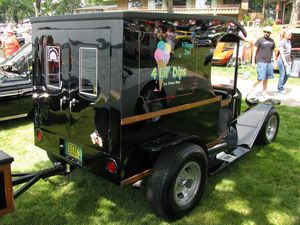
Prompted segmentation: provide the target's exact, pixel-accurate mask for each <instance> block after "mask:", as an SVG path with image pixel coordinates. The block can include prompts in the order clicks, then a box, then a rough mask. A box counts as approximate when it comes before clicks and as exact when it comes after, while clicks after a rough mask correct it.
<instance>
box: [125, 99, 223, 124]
mask: <svg viewBox="0 0 300 225" xmlns="http://www.w3.org/2000/svg"><path fill="white" fill-rule="evenodd" d="M220 101H221V97H220V96H216V97H214V98H210V99H206V100H202V101H199V102H194V103H190V104H184V105H180V106H175V107H172V108H168V109H162V110H159V111H155V112H150V113H145V114H141V115H136V116H130V117H126V118H124V119H122V120H121V125H126V124H131V123H136V122H139V121H143V120H148V119H152V118H155V117H159V116H164V115H168V114H172V113H176V112H180V111H185V110H189V109H193V108H196V107H200V106H204V105H209V104H212V103H215V102H220Z"/></svg>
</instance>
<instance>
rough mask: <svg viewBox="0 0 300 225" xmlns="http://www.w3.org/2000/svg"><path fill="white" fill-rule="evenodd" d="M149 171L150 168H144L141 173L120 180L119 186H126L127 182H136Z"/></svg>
mask: <svg viewBox="0 0 300 225" xmlns="http://www.w3.org/2000/svg"><path fill="white" fill-rule="evenodd" d="M150 172H151V169H148V170H145V171H143V172H142V173H139V174H136V175H134V176H132V177H129V178H127V179H126V180H122V181H121V186H126V185H128V184H132V183H134V182H137V181H138V180H140V179H142V178H143V177H145V176H148V175H149V174H150Z"/></svg>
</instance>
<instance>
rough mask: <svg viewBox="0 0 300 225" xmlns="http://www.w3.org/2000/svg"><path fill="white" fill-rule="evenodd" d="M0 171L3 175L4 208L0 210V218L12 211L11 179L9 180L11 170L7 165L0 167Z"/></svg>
mask: <svg viewBox="0 0 300 225" xmlns="http://www.w3.org/2000/svg"><path fill="white" fill-rule="evenodd" d="M0 171H1V172H3V174H4V190H2V191H4V193H5V201H6V208H5V209H2V210H0V216H3V215H5V214H7V213H10V212H12V211H14V199H13V188H12V179H11V169H10V165H9V164H5V165H1V166H0Z"/></svg>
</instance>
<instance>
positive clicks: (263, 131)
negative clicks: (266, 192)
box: [0, 12, 279, 220]
mask: <svg viewBox="0 0 300 225" xmlns="http://www.w3.org/2000/svg"><path fill="white" fill-rule="evenodd" d="M191 21H196V23H197V24H220V26H218V30H219V31H218V33H219V35H220V38H219V39H220V40H219V41H220V42H230V43H233V44H235V45H236V48H237V52H238V50H239V46H240V45H239V43H240V41H241V37H240V36H239V35H238V33H239V32H242V33H244V35H245V36H246V32H245V30H244V29H243V27H242V26H241V25H240V24H239V23H238V22H237V21H236V20H235V19H233V18H228V17H218V16H204V15H190V14H162V13H161V14H159V13H138V12H113V13H111V12H110V13H100V14H86V15H70V16H58V17H36V18H34V19H32V21H31V22H32V28H33V40H34V44H33V59H34V64H33V66H34V68H33V83H34V93H33V101H34V134H35V145H36V146H38V147H40V148H41V149H44V150H46V151H47V153H48V155H49V158H50V160H51V161H53V162H54V167H56V168H59V169H54V170H52V169H51V170H45V171H44V172H40V173H38V174H37V175H36V176H30V179H29V178H28V174H27V176H26V177H25V178H26V179H25V178H24V180H25V181H28V183H29V184H28V185H27V186H25V187H26V188H28V187H29V186H30V185H31V184H32V183H33V182H36V181H37V180H38V179H40V178H41V177H42V178H45V177H47V176H50V175H53V174H57V173H58V172H57V170H60V169H61V168H62V169H63V170H64V173H63V172H62V171H60V174H66V173H68V172H71V171H72V170H73V169H75V168H82V167H88V168H89V169H90V170H92V171H93V172H94V173H96V174H97V175H100V176H101V177H103V178H105V179H107V180H109V181H111V182H113V183H115V184H117V185H119V186H126V185H133V186H139V185H141V184H142V185H144V186H145V187H146V196H147V200H148V201H149V204H150V206H151V208H152V209H153V211H154V212H155V213H156V215H157V216H160V217H162V218H164V219H167V220H176V219H178V218H181V217H182V216H184V215H186V214H187V213H189V212H190V211H191V210H193V209H194V208H195V207H196V205H197V204H198V202H199V200H200V198H201V196H202V194H203V193H204V187H205V182H206V178H207V175H213V174H215V173H216V172H218V171H220V170H221V169H223V168H225V167H226V166H228V165H229V164H230V163H232V162H234V161H235V160H236V159H238V158H240V157H242V156H243V155H245V154H246V153H248V152H250V150H251V148H252V146H253V144H254V143H255V142H260V143H263V144H268V143H270V142H272V141H274V140H275V138H276V134H277V131H278V128H279V115H278V113H277V111H276V109H275V107H274V106H273V105H272V104H266V103H260V104H257V101H256V99H255V98H254V97H251V98H250V99H248V100H247V102H248V103H249V105H250V106H251V108H248V109H247V110H246V111H245V112H244V113H241V101H242V96H241V93H240V91H239V90H238V88H237V77H238V68H237V66H236V69H235V70H232V71H233V72H232V74H226V75H225V76H224V77H215V78H214V79H212V77H211V61H212V50H213V49H215V47H216V44H217V43H215V40H214V41H211V42H210V45H209V46H207V45H197V44H195V43H193V42H192V41H191V40H186V41H184V42H182V44H181V45H178V46H177V47H175V49H173V51H172V48H171V46H170V44H169V43H168V42H167V40H166V39H163V38H161V37H160V38H158V35H157V34H156V33H155V30H154V29H152V28H153V27H152V26H151V25H149V24H159V26H160V27H159V28H160V29H161V30H167V29H168V26H170V25H172V24H176V23H177V24H178V23H180V22H181V23H182V24H185V25H188V24H189V26H190V28H189V29H188V30H191V28H192V26H194V23H192V22H191ZM230 24H234V25H235V27H236V30H234V31H231V32H227V31H228V29H227V28H228V26H232V25H230ZM221 34H222V35H221ZM207 38H209V36H207ZM211 38H212V39H213V37H211ZM128 45H133V46H134V47H133V48H130V47H128ZM148 46H155V48H153V47H151V48H149V49H148V51H144V49H145V48H146V47H148ZM132 49H135V51H132ZM235 58H236V59H237V58H238V57H235ZM235 65H237V63H235ZM3 158H4V161H6V162H7V163H9V162H11V160H12V159H11V158H10V157H9V156H5V155H4V156H3ZM5 158H6V160H5ZM0 160H1V158H0ZM45 173H47V175H46V174H45ZM49 174H50V175H49ZM20 179H21V178H19V180H18V182H13V184H14V185H17V184H20V182H21V181H20ZM8 180H9V179H8ZM95 188H101V187H95ZM0 190H1V189H0ZM21 192H22V191H18V192H17V193H18V194H16V196H14V197H15V198H16V197H17V196H19V195H20V193H21ZM0 193H1V192H0ZM0 203H1V202H0ZM3 205H5V204H3ZM4 208H5V207H4ZM0 212H1V208H0Z"/></svg>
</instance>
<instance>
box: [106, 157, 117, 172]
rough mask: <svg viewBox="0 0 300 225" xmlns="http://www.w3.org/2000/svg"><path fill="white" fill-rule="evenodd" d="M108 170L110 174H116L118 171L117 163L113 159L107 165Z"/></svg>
mask: <svg viewBox="0 0 300 225" xmlns="http://www.w3.org/2000/svg"><path fill="white" fill-rule="evenodd" d="M106 169H107V171H108V172H109V173H116V172H117V169H118V165H117V163H116V161H115V160H113V159H109V160H108V161H107V163H106Z"/></svg>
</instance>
